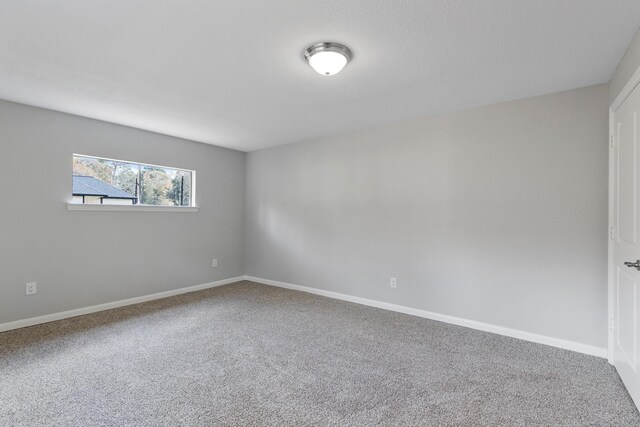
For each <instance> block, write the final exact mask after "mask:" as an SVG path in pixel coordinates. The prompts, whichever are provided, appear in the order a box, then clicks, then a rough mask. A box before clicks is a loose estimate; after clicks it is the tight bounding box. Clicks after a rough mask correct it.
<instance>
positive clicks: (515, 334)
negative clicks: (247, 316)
mask: <svg viewBox="0 0 640 427" xmlns="http://www.w3.org/2000/svg"><path fill="white" fill-rule="evenodd" d="M244 279H245V280H249V281H251V282H256V283H261V284H263V285H269V286H277V287H279V288H285V289H292V290H296V291H302V292H308V293H311V294H315V295H321V296H324V297H328V298H334V299H338V300H342V301H348V302H353V303H356V304H362V305H367V306H370V307H376V308H381V309H384V310H390V311H396V312H398V313H404V314H410V315H412V316H418V317H423V318H425V319H431V320H437V321H439V322H445V323H450V324H452V325H457V326H464V327H467V328H472V329H477V330H479V331H484V332H491V333H494V334H498V335H505V336H507V337H511V338H518V339H521V340H525V341H531V342H534V343H538V344H545V345H550V346H552V347H558V348H562V349H565V350H571V351H576V352H578V353H584V354H588V355H591V356H597V357H602V358H606V357H607V349H606V348H600V347H594V346H590V345H586V344H581V343H577V342H574V341H568V340H563V339H560V338H553V337H549V336H545V335H539V334H534V333H531V332H525V331H521V330H518V329H511V328H506V327H503V326H497V325H492V324H489V323H483V322H477V321H475V320H469V319H463V318H460V317H455V316H448V315H446V314H439V313H433V312H431V311H425V310H419V309H416V308H410V307H405V306H402V305H397V304H391V303H387V302H382V301H376V300H372V299H367V298H361V297H356V296H352V295H347V294H341V293H338V292H332V291H325V290H322V289H316V288H310V287H307V286H301V285H294V284H291V283H285V282H279V281H277V280H270V279H263V278H260V277H254V276H244Z"/></svg>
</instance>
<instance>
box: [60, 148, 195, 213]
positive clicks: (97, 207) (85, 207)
mask: <svg viewBox="0 0 640 427" xmlns="http://www.w3.org/2000/svg"><path fill="white" fill-rule="evenodd" d="M75 157H84V158H89V159H96V160H106V161H112V162H120V163H129V164H132V165H136V166H138V167H139V168H142V167H145V166H149V167H152V168H162V169H174V170H178V171H186V172H191V191H190V196H189V203H190V205H189V206H168V205H146V204H140V203H138V204H134V205H107V204H84V203H77V202H74V201H73V189H70V190H71V191H69V194H70V199H69V200H68V201H67V209H68V210H70V211H112V212H114V211H126V212H198V211H199V210H200V208H199V206H198V205H197V199H196V187H197V184H196V175H197V173H196V171H195V170H193V169H188V168H181V167H176V166H163V165H157V164H153V163H143V162H136V161H131V160H121V159H113V158H110V157H99V156H93V155H89V154H80V153H73V154H72V155H71V163H72V165H71V176H72V177H73V159H74V158H75ZM71 181H72V182H73V180H71Z"/></svg>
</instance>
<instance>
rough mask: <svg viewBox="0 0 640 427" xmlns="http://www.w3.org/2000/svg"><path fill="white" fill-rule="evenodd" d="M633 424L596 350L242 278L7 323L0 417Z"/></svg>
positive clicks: (68, 422) (8, 420)
mask: <svg viewBox="0 0 640 427" xmlns="http://www.w3.org/2000/svg"><path fill="white" fill-rule="evenodd" d="M374 424H375V425H394V426H396V425H404V426H417V425H425V426H610V425H615V426H639V425H640V414H639V413H638V411H637V409H636V408H635V406H634V404H633V402H632V401H631V399H630V397H629V395H628V394H627V393H626V391H625V389H624V387H623V385H622V383H621V381H620V379H619V377H618V376H617V374H616V372H615V370H614V368H613V367H612V366H610V365H609V364H608V363H607V362H606V361H605V360H604V359H600V358H596V357H592V356H587V355H583V354H579V353H575V352H571V351H566V350H561V349H557V348H553V347H549V346H544V345H539V344H534V343H530V342H526V341H521V340H517V339H513V338H508V337H503V336H499V335H494V334H490V333H485V332H480V331H476V330H472V329H468V328H463V327H458V326H453V325H449V324H445V323H440V322H436V321H431V320H427V319H422V318H418V317H413V316H408V315H404V314H399V313H394V312H390V311H385V310H380V309H376V308H371V307H366V306H361V305H357V304H352V303H348V302H343V301H337V300H333V299H329V298H324V297H320V296H316V295H311V294H307V293H303V292H297V291H291V290H285V289H279V288H275V287H270V286H265V285H260V284H255V283H251V282H246V281H245V282H238V283H235V284H231V285H226V286H222V287H218V288H213V289H209V290H205V291H200V292H194V293H190V294H185V295H180V296H177V297H172V298H167V299H163V300H157V301H152V302H147V303H143V304H138V305H134V306H128V307H123V308H119V309H114V310H109V311H104V312H100V313H96V314H91V315H87V316H81V317H76V318H73V319H67V320H62V321H57V322H53V323H48V324H44V325H38V326H33V327H29V328H24V329H19V330H15V331H10V332H5V333H2V334H0V425H1V426H97V425H99V426H177V425H181V426H210V425H220V426H262V425H287V426H303V425H316V426H318V425H336V426H337V425H340V426H361V425H374Z"/></svg>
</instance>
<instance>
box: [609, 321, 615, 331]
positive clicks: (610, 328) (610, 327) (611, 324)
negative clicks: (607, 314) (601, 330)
mask: <svg viewBox="0 0 640 427" xmlns="http://www.w3.org/2000/svg"><path fill="white" fill-rule="evenodd" d="M613 329H614V325H613V319H609V330H610V331H613Z"/></svg>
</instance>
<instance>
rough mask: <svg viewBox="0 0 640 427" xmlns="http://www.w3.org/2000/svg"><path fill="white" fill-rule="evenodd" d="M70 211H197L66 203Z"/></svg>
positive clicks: (167, 207)
mask: <svg viewBox="0 0 640 427" xmlns="http://www.w3.org/2000/svg"><path fill="white" fill-rule="evenodd" d="M67 209H68V210H70V211H103V212H104V211H108V212H180V213H189V212H198V211H199V210H200V208H198V207H186V206H140V205H83V204H80V203H67Z"/></svg>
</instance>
